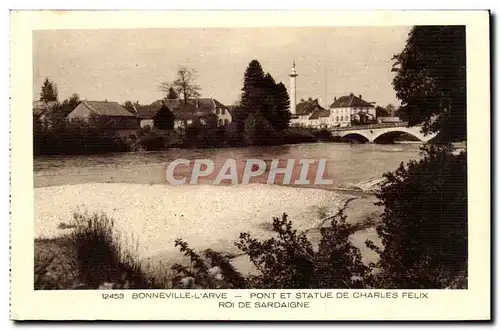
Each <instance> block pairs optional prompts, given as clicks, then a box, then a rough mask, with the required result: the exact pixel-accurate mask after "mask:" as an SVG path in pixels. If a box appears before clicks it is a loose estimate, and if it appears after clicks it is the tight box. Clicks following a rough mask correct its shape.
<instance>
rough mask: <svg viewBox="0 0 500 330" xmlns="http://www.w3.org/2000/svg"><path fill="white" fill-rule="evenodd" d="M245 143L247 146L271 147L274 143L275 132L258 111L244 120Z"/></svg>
mask: <svg viewBox="0 0 500 330" xmlns="http://www.w3.org/2000/svg"><path fill="white" fill-rule="evenodd" d="M243 135H244V139H245V142H246V143H247V144H249V145H272V144H274V143H276V138H277V136H276V132H275V130H274V128H273V126H272V125H271V124H270V123H269V122H268V121H267V120H266V118H264V116H263V115H262V114H261V113H260V112H259V111H258V112H256V113H252V114H251V115H249V116H248V118H247V119H246V120H245V131H244V134H243Z"/></svg>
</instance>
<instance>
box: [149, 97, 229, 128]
mask: <svg viewBox="0 0 500 330" xmlns="http://www.w3.org/2000/svg"><path fill="white" fill-rule="evenodd" d="M160 104H161V105H163V106H166V107H167V108H168V109H170V111H171V112H172V113H173V114H174V116H175V120H174V127H181V126H184V124H185V123H187V124H188V125H189V124H191V123H192V122H193V121H194V120H197V119H200V118H205V117H206V116H208V115H210V114H213V115H215V116H216V117H217V125H218V126H228V125H229V124H230V123H231V122H232V121H233V116H232V114H231V111H229V108H228V107H226V106H225V105H224V104H222V103H221V102H219V101H217V100H216V99H213V98H196V99H194V98H193V99H189V100H188V102H187V103H186V104H184V100H182V99H162V100H157V101H155V102H153V103H152V104H151V105H150V106H156V107H157V106H159V105H160Z"/></svg>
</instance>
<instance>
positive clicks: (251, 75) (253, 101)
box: [241, 60, 264, 112]
mask: <svg viewBox="0 0 500 330" xmlns="http://www.w3.org/2000/svg"><path fill="white" fill-rule="evenodd" d="M263 89H264V71H263V70H262V66H261V65H260V63H259V61H257V60H252V61H251V62H250V63H249V64H248V67H247V69H246V71H245V75H244V77H243V88H242V89H241V90H242V92H243V93H242V95H241V106H242V107H243V108H245V109H247V110H248V111H252V112H256V111H259V110H263V109H262V103H263V102H262V101H263V99H264V93H263Z"/></svg>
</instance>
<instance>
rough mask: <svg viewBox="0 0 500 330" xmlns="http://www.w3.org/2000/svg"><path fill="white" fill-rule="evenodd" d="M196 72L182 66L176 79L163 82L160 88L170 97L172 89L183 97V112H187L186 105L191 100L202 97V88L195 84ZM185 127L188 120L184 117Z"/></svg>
mask: <svg viewBox="0 0 500 330" xmlns="http://www.w3.org/2000/svg"><path fill="white" fill-rule="evenodd" d="M195 79H196V70H195V69H190V68H189V67H187V66H180V67H179V69H177V73H176V79H175V80H174V81H173V82H171V83H169V82H162V83H161V84H160V86H159V89H160V91H162V92H163V93H165V95H168V94H169V92H170V89H173V90H174V91H175V93H176V94H177V95H178V96H181V95H182V100H183V107H182V112H185V111H186V105H187V103H188V101H189V99H190V98H196V97H200V95H201V94H200V91H201V87H200V86H199V85H197V84H196V83H195ZM184 127H187V119H186V116H185V115H184Z"/></svg>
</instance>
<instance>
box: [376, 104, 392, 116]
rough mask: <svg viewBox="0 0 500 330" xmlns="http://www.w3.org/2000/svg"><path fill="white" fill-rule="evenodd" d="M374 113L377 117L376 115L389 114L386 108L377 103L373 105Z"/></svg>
mask: <svg viewBox="0 0 500 330" xmlns="http://www.w3.org/2000/svg"><path fill="white" fill-rule="evenodd" d="M375 113H376V116H377V118H378V117H389V116H390V115H389V111H387V109H386V108H383V107H381V106H379V105H377V106H376V107H375Z"/></svg>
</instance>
